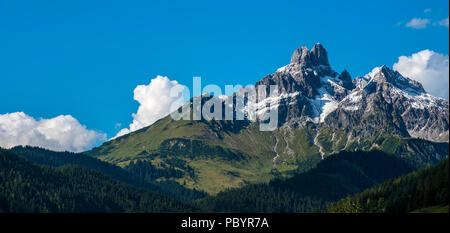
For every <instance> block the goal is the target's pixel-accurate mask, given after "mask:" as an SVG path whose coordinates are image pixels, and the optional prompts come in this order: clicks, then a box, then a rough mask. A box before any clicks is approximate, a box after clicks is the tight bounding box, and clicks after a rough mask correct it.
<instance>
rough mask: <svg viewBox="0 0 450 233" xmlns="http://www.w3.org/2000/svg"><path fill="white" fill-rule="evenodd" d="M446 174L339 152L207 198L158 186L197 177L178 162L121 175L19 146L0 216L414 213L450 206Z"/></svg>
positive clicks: (2, 191)
mask: <svg viewBox="0 0 450 233" xmlns="http://www.w3.org/2000/svg"><path fill="white" fill-rule="evenodd" d="M177 168H183V169H182V170H183V171H180V170H179V169H177ZM448 169H449V168H448V159H447V160H446V161H445V162H443V163H440V164H438V165H436V166H433V167H429V168H425V169H421V170H416V171H414V168H413V167H411V166H410V165H409V164H408V163H407V162H405V161H404V160H401V159H399V158H397V157H395V156H392V155H389V154H386V153H384V152H381V151H369V152H362V151H356V152H347V151H342V152H340V153H338V154H335V155H333V156H329V157H327V158H325V159H324V160H323V161H321V162H320V163H319V164H318V165H317V166H316V167H315V168H313V169H311V170H310V171H308V172H305V173H300V174H297V175H294V176H293V177H291V178H279V179H275V180H272V181H270V182H269V183H262V184H249V185H246V186H244V187H241V188H235V189H229V190H226V191H223V192H220V193H219V194H217V195H216V196H206V194H204V193H203V192H198V191H195V190H190V189H187V188H184V187H183V186H181V185H179V184H176V185H173V186H171V184H170V183H169V182H173V181H166V183H157V182H155V179H157V178H160V177H176V176H177V174H178V173H179V172H188V173H189V175H190V176H191V177H193V178H195V172H194V171H193V169H192V168H189V167H188V165H186V164H185V163H184V161H183V160H179V159H178V160H177V159H176V158H174V159H173V161H172V160H171V161H170V163H168V165H165V166H158V167H156V166H154V165H152V164H151V163H150V162H145V161H137V162H132V163H130V164H129V165H128V166H125V167H124V168H120V167H117V166H114V165H110V164H108V163H105V162H102V161H100V160H98V159H95V158H91V157H88V156H84V155H82V154H74V153H70V152H53V151H49V150H45V149H40V148H33V147H15V148H13V149H11V150H3V149H0V212H52V213H60V212H270V213H272V212H275V213H277V212H280V213H281V212H302V213H303V212H323V211H326V212H346V213H347V212H410V211H413V210H417V209H420V208H424V207H429V206H434V205H448V201H449V191H448V187H449V186H448V185H449V183H448V178H449V177H448ZM383 182H384V183H383ZM173 183H175V182H173ZM161 187H165V188H166V190H171V191H170V192H168V193H170V195H168V194H167V193H164V190H163V189H162V188H161ZM178 188H179V190H177V189H178ZM186 190H187V191H186ZM154 191H155V192H154ZM177 195H179V196H183V195H184V197H182V198H179V199H181V200H183V201H180V200H177V199H175V198H173V197H174V196H175V197H176V196H177ZM189 195H191V196H189ZM183 198H184V199H183Z"/></svg>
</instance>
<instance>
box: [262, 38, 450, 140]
mask: <svg viewBox="0 0 450 233" xmlns="http://www.w3.org/2000/svg"><path fill="white" fill-rule="evenodd" d="M257 85H278V93H279V98H276V101H277V103H276V107H277V108H278V111H279V125H280V126H282V125H285V124H288V125H289V124H297V123H299V122H300V123H301V122H304V121H311V122H313V123H315V124H317V127H319V128H323V127H331V128H336V129H344V130H345V131H348V132H351V130H358V131H360V132H361V133H360V135H361V136H373V135H376V134H383V133H385V134H394V135H400V136H404V137H420V138H424V139H427V140H431V141H448V134H449V123H448V101H446V100H445V99H442V98H438V97H434V96H431V95H430V94H428V93H426V91H425V90H424V88H423V86H422V84H420V83H419V82H417V81H415V80H412V79H410V78H407V77H403V76H402V75H401V74H400V73H399V72H397V71H394V70H392V69H390V68H388V67H387V66H381V67H376V68H374V69H373V70H372V71H371V72H370V73H368V74H367V75H365V76H364V77H357V78H355V79H354V80H353V81H352V79H351V77H350V74H349V73H348V72H347V71H343V72H342V73H341V74H339V73H337V72H335V71H334V70H333V69H332V68H331V66H330V64H329V62H328V54H327V51H326V50H325V48H324V47H323V46H322V45H321V44H316V45H315V46H314V47H313V48H312V49H311V51H309V50H308V48H307V47H305V46H302V47H300V48H298V49H296V50H295V51H294V53H293V55H292V57H291V62H290V63H289V64H288V65H286V66H284V67H281V68H279V69H278V70H276V71H275V73H273V74H270V75H267V76H266V77H264V78H263V79H262V80H261V81H258V82H257V83H256V84H255V86H257ZM267 97H269V96H267ZM271 101H272V102H273V97H272V99H271ZM261 108H262V109H259V112H263V111H264V110H265V108H266V106H261Z"/></svg>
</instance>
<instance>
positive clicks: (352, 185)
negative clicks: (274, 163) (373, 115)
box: [195, 151, 413, 212]
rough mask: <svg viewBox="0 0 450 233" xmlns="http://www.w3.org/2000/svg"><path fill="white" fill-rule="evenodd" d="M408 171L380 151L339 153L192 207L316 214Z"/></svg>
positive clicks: (222, 210)
mask: <svg viewBox="0 0 450 233" xmlns="http://www.w3.org/2000/svg"><path fill="white" fill-rule="evenodd" d="M412 170H413V168H411V167H410V166H409V165H408V164H407V163H405V162H404V161H402V160H400V159H397V158H396V157H394V156H391V155H388V154H385V153H384V152H381V151H370V152H361V151H358V152H345V151H343V152H340V153H339V154H336V155H333V156H330V157H328V158H326V159H324V160H323V161H322V162H320V163H319V164H318V166H317V167H316V168H314V169H312V170H311V171H309V172H306V173H302V174H298V175H295V176H294V177H292V178H289V179H285V180H283V179H275V180H273V181H271V182H270V183H267V184H253V185H247V186H245V187H243V188H239V189H230V190H227V191H224V192H221V193H219V194H218V195H217V196H211V197H206V198H204V199H201V200H199V201H196V202H195V204H196V205H197V206H198V207H199V208H201V209H204V210H207V211H211V212H316V211H320V210H321V209H323V208H324V207H325V206H326V204H327V203H329V202H333V201H337V200H339V199H340V198H342V197H345V196H346V195H348V194H353V193H357V192H360V191H362V190H364V189H366V188H368V187H371V186H373V185H375V184H377V183H381V182H383V181H385V180H387V179H389V178H392V177H396V176H400V175H403V174H406V173H408V172H411V171H412Z"/></svg>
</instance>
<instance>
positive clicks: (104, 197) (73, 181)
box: [0, 149, 195, 213]
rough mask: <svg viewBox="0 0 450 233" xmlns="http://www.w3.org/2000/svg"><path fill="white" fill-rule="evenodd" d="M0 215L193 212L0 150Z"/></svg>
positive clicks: (95, 175) (96, 176) (97, 176)
mask: <svg viewBox="0 0 450 233" xmlns="http://www.w3.org/2000/svg"><path fill="white" fill-rule="evenodd" d="M0 168H1V169H0V212H39V213H47V212H51V213H61V212H75V213H76V212H83V213H84V212H88V213H91V212H107V213H109V212H120V213H121V212H192V211H195V209H194V208H192V207H191V206H190V205H188V204H185V203H182V202H180V201H177V200H175V199H173V198H170V197H167V196H163V195H159V194H156V193H153V192H149V191H146V190H143V189H138V188H135V187H132V186H130V185H126V184H122V183H120V182H118V181H115V180H112V179H110V178H108V177H106V176H105V175H103V174H101V173H100V172H97V171H93V170H90V169H87V168H84V167H81V166H73V165H72V166H62V167H58V168H54V167H50V166H40V165H36V164H34V163H32V162H30V161H28V160H26V159H25V158H23V157H21V156H18V155H16V154H14V153H12V152H10V151H7V150H3V149H0Z"/></svg>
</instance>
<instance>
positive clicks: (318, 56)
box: [291, 43, 330, 66]
mask: <svg viewBox="0 0 450 233" xmlns="http://www.w3.org/2000/svg"><path fill="white" fill-rule="evenodd" d="M291 64H300V65H303V66H319V65H323V66H330V64H329V62H328V55H327V50H325V48H324V47H323V46H322V45H321V44H319V43H317V44H315V45H314V47H313V48H312V49H311V51H309V50H308V48H307V47H306V46H302V47H300V48H298V49H296V50H295V51H294V53H293V54H292V57H291Z"/></svg>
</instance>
